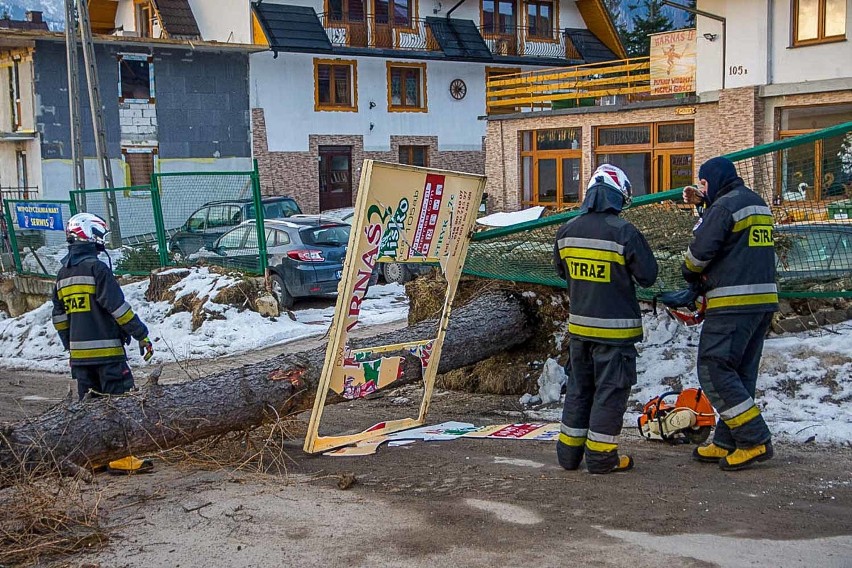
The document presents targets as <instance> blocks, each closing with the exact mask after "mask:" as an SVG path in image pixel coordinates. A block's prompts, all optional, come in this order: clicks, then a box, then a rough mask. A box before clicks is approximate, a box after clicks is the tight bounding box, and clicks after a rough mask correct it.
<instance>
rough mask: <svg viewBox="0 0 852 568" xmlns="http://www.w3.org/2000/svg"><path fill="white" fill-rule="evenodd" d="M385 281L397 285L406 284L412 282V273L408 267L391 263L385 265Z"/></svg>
mask: <svg viewBox="0 0 852 568" xmlns="http://www.w3.org/2000/svg"><path fill="white" fill-rule="evenodd" d="M384 269H385V281H386V282H393V283H396V284H405V283H406V282H408V281H409V280H411V278H412V276H411V271H410V270H408V267H407V266H405V265H404V264H401V263H399V262H391V263H388V264H385V265H384Z"/></svg>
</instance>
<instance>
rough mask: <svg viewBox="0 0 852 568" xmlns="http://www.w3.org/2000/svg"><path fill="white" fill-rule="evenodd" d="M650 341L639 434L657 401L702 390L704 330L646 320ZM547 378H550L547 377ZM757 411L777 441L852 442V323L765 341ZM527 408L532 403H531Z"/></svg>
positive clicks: (546, 417) (635, 399)
mask: <svg viewBox="0 0 852 568" xmlns="http://www.w3.org/2000/svg"><path fill="white" fill-rule="evenodd" d="M644 324H645V340H644V341H643V342H641V343H639V344H637V346H636V347H637V349H638V351H639V359H638V360H637V374H638V380H637V383H636V386H635V387H633V391H632V394H631V396H630V402H629V403H628V412H627V413H626V414H625V417H624V425H625V427H635V425H636V418H637V417H638V414H639V410H640V409H641V407H642V406H643V405H644V404H645V403H646V402H648V401H649V400H650V399H651V398H653V397H655V396H659V395H660V394H662V393H664V392H667V391H670V390H676V389H675V388H673V386H677V385H678V384H679V385H680V386H681V387H682V388H689V387H698V386H699V384H698V377H697V375H696V355H697V351H698V338H699V335H700V330H699V329H696V328H686V327H684V326H682V325H680V324H679V323H677V322H675V321H674V320H672V319H671V318H670V317H669V316H668V315H666V314H660V315H658V316H654V315H651V314H647V315H646V316H645V317H644ZM542 374H543V375H544V373H542ZM756 400H757V404H758V406H759V407H760V409H761V412H762V413H763V417H764V419H765V420H766V422H767V423H768V424H769V428H770V430H772V434H773V437H774V438H775V439H778V440H783V441H788V442H805V441H806V440H808V439H809V438H810V437H812V436H814V437H815V439H814V442H816V443H818V444H845V443H847V442H848V441H849V440H850V439H852V404H850V401H852V322H846V323H843V324H840V325H837V326H834V327H833V328H832V329H831V330H830V331H828V330H825V329H817V330H813V331H807V332H803V333H797V334H790V335H784V336H780V337H779V336H775V335H772V336H770V338H769V339H767V340H766V343H765V346H764V350H763V358H762V360H761V365H760V374H759V376H758V382H757V396H756ZM527 402H530V400H529V399H527ZM560 417H561V409H544V410H538V411H530V412H528V413H527V419H528V420H536V421H539V420H540V421H558V420H559V419H560Z"/></svg>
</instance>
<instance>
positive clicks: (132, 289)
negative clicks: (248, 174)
mask: <svg viewBox="0 0 852 568" xmlns="http://www.w3.org/2000/svg"><path fill="white" fill-rule="evenodd" d="M234 282H235V278H234V277H232V276H227V275H221V274H217V273H214V272H210V270H209V269H208V268H198V269H194V270H191V271H190V272H189V275H188V276H187V277H186V278H184V279H183V280H181V281H179V282H177V283H176V284H175V285H174V286H172V288H171V290H172V291H173V292H174V293H175V296H176V297H177V298H180V297H183V296H186V295H188V294H192V293H195V294H197V295H198V297H199V298H203V297H205V296H206V297H208V299H207V300H206V302H205V303H204V308H205V309H207V310H208V311H210V312H215V313H216V314H217V315H218V316H219V317H221V318H222V319H214V320H208V321H205V322H204V323H203V324H202V325H201V326H200V327H199V328H198V329H196V330H192V322H191V319H192V315H191V314H190V313H187V312H180V313H176V314H171V315H169V312H170V311H171V309H172V304H171V303H169V302H148V301H147V300H145V291H146V290H147V289H148V281H142V282H136V283H133V284H127V285H125V286H122V290H123V291H124V295H125V298H126V299H127V301H128V302H129V303H130V305H131V306H133V309H134V311H136V313H137V314H138V315H139V317H140V318H141V319H142V321H143V322H144V323H145V324H146V325H147V326H148V329H149V332H150V333H149V335H150V337H151V340H152V341H153V342H154V349H155V351H154V357H153V359H152V360H151V363H166V362H170V361H174V360H175V359H177V360H179V361H183V360H189V359H209V358H214V357H221V356H226V355H234V354H237V353H241V352H245V351H251V350H254V349H261V348H265V347H271V346H273V345H279V344H283V343H287V342H290V341H294V340H297V339H301V338H304V337H309V336H316V335H323V334H325V333H326V330H327V328H328V326H329V325H330V324H331V320H332V319H333V317H334V305H330V306H328V307H325V308H311V309H305V310H299V309H298V304H297V306H296V308H297V309H296V310H295V311H294V312H293V314H294V316H295V317H296V321H293V320H291V319H290V318H289V317H287V316H286V315H282V316H281V317H279V318H276V319H275V320H272V319H267V318H264V317H262V316H261V315H260V314H258V313H257V312H253V311H250V310H239V309H237V308H235V307H233V306H229V305H224V304H217V303H215V302H213V301H212V297H214V296H215V295H216V293H217V292H218V291H219V290H221V289H222V288H225V287H226V286H228V285H230V284H233V283H234ZM52 308H53V306H52V303H51V302H47V303H45V304H44V305H42V306H41V307H39V308H38V309H36V310H33V311H31V312H28V313H26V314H23V315H21V316H19V317H17V318H7V319H2V320H0V366H2V367H7V368H19V369H30V370H41V371H53V372H62V371H65V370H67V369H68V354H67V353H66V352H64V351H63V350H62V345H61V343H60V341H59V336H58V335H57V334H56V332H55V331H54V329H53V325H52V323H51V311H52ZM407 314H408V300H407V298H406V296H405V287H404V286H402V285H400V284H389V285H386V286H372V287H371V288H370V290H369V292H368V293H367V296H366V298H365V300H364V302H363V303H362V304H361V317H360V320H359V323H360V324H361V325H375V324H382V323H388V322H392V321H396V320H399V319H405V318H406V317H407ZM127 355H128V357H129V360H130V364H131V365H132V366H133V367H134V368H138V367H142V366H144V365H145V363H144V361H143V360H142V358H141V356H140V355H139V351H138V349H137V346H136V342H135V341H132V342H131V344H130V345H129V346H127Z"/></svg>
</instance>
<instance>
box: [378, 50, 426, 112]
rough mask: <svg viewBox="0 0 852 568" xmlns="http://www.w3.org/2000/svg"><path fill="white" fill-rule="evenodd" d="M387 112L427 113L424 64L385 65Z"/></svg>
mask: <svg viewBox="0 0 852 568" xmlns="http://www.w3.org/2000/svg"><path fill="white" fill-rule="evenodd" d="M387 70H388V111H390V112H427V111H428V106H427V104H426V64H425V63H413V64H398V63H390V62H388V63H387Z"/></svg>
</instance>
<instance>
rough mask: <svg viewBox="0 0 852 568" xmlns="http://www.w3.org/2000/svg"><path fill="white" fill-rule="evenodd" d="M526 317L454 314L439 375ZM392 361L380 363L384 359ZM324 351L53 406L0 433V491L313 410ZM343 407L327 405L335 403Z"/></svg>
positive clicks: (521, 331) (413, 370) (482, 302)
mask: <svg viewBox="0 0 852 568" xmlns="http://www.w3.org/2000/svg"><path fill="white" fill-rule="evenodd" d="M535 321H536V318H535V314H534V310H533V308H532V307H531V306H530V305H528V304H527V303H526V302H525V301H524V300H523V298H521V297H520V296H519V295H515V294H509V293H492V294H488V295H484V296H482V297H480V298H478V299H476V300H473V301H472V302H470V303H469V304H467V305H465V306H462V307H460V308H458V309H457V310H455V311H453V313H452V316H451V318H450V323H449V327H448V329H447V336H446V341H445V343H444V347H443V351H442V354H441V360H440V364H439V367H438V372H439V373H445V372H447V371H450V370H453V369H458V368H461V367H465V366H467V365H471V364H473V363H476V362H478V361H481V360H483V359H486V358H488V357H491V356H493V355H495V354H497V353H499V352H501V351H504V350H506V349H508V348H511V347H515V346H518V345H520V344H522V343H523V342H524V341H526V340H527V339H528V338H530V337H531V336H532V335H533V332H534V331H535V325H536V323H535ZM436 325H437V323H436V320H428V321H423V322H421V323H419V324H416V325H413V326H410V327H408V328H405V329H403V330H400V331H397V332H393V333H387V334H383V335H379V336H375V337H371V338H367V339H363V340H360V341H357V342H356V341H353V342H352V347H353V348H358V347H367V346H378V345H386V344H394V343H401V342H408V341H415V340H418V339H426V338H429V337H434V336H435V334H436ZM391 355H394V354H386V356H391ZM398 355H400V356H403V357H404V363H403V369H404V373H403V376H402V377H401V378H400V379H399V380H398V381H397V382H395V383H394V385H400V384H404V383H409V382H413V381H417V380H420V379H421V367H420V360H419V359H417V358H416V357H414V356H412V355H410V354H408V353H399V354H398ZM324 359H325V347H321V348H316V349H311V350H307V351H302V352H297V353H283V354H282V355H279V356H277V357H274V358H272V359H269V360H267V361H263V362H261V363H256V364H252V365H245V366H243V367H239V368H235V369H232V370H228V371H225V372H221V373H217V374H214V375H210V376H207V377H204V378H201V379H198V380H195V381H191V382H186V383H181V384H175V385H152V386H148V387H145V388H143V389H141V390H140V391H137V392H134V393H130V394H128V395H123V396H117V397H102V398H94V399H87V400H84V401H81V402H73V403H71V404H61V405H58V406H55V407H53V408H52V409H50V410H48V411H47V412H45V413H44V414H42V415H40V416H38V417H36V418H32V419H27V420H24V421H20V422H16V423H7V424H5V425H0V471H2V478H0V486H3V485H6V484H8V483H10V482H12V481H14V479H15V478H16V477H18V476H19V475H22V474H27V473H29V472H34V471H47V470H50V469H54V470H55V469H57V468H58V469H61V470H63V471H66V472H80V471H82V468H92V467H96V466H100V465H104V464H106V463H107V462H109V461H111V460H114V459H117V458H121V457H124V456H126V455H128V454H136V455H139V454H144V453H148V452H153V451H159V450H164V449H168V448H173V447H176V446H181V445H185V444H189V443H192V442H195V441H197V440H201V439H204V438H207V437H210V436H215V435H219V434H224V433H227V432H230V431H235V430H246V429H250V428H253V427H256V426H259V425H261V424H263V423H264V422H269V421H274V420H275V419H277V418H279V417H281V418H283V417H285V416H288V415H293V414H296V413H298V412H302V411H304V410H307V409H309V408H311V406H312V405H313V401H314V396H315V394H316V385H317V382H318V381H319V378H320V374H321V372H322V365H323V361H324ZM341 400H343V399H342V398H337V399H336V400H329V402H340V401H341Z"/></svg>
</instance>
